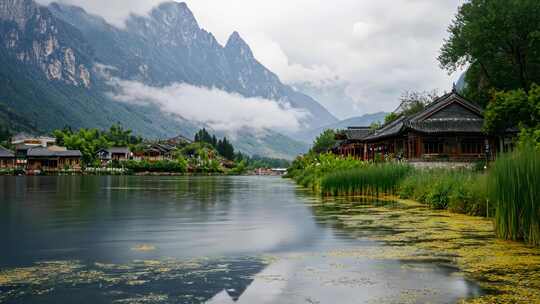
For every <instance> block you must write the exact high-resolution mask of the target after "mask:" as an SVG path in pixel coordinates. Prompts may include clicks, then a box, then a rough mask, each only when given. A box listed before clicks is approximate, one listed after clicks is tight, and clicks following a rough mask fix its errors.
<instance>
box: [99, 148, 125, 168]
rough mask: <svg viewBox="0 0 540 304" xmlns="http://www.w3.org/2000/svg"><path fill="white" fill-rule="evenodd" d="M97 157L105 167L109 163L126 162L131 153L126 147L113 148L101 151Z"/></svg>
mask: <svg viewBox="0 0 540 304" xmlns="http://www.w3.org/2000/svg"><path fill="white" fill-rule="evenodd" d="M97 156H98V158H99V160H100V161H101V164H102V165H107V164H108V163H110V162H111V161H126V160H129V159H131V156H132V153H131V151H130V149H129V148H128V147H113V148H108V149H101V150H99V151H98V152H97Z"/></svg>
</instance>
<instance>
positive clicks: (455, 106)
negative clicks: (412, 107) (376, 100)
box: [334, 90, 517, 162]
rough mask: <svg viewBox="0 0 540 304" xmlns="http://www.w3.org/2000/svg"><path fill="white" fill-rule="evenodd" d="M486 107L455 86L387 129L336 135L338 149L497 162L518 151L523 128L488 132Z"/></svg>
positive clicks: (363, 154)
mask: <svg viewBox="0 0 540 304" xmlns="http://www.w3.org/2000/svg"><path fill="white" fill-rule="evenodd" d="M483 125H484V111H483V109H482V108H480V107H479V106H477V105H476V104H474V103H472V102H470V101H469V100H466V99H465V98H464V97H463V96H461V95H459V94H458V93H457V92H456V91H455V90H454V91H452V92H451V93H448V94H445V95H443V96H442V97H440V98H438V99H436V100H435V101H434V102H432V103H431V104H429V105H428V106H427V107H426V108H425V109H424V110H422V111H421V112H419V113H416V114H413V115H410V116H404V115H402V116H400V117H399V118H398V119H396V120H395V121H393V122H391V123H388V124H386V125H384V126H382V127H381V128H379V129H377V130H374V131H369V130H368V129H366V128H357V129H355V128H349V129H348V130H345V131H343V132H341V133H340V134H339V135H338V136H337V137H336V139H338V140H341V141H342V143H341V144H340V146H339V147H337V148H336V149H334V151H335V152H336V153H338V154H341V155H351V156H354V157H357V158H360V159H363V160H376V159H378V158H381V159H382V158H394V159H403V160H408V161H417V162H433V161H451V162H473V161H478V160H491V159H493V158H494V157H495V155H496V154H497V153H499V152H501V151H507V150H510V149H512V144H513V138H514V137H515V135H516V132H517V130H507V132H506V134H503V135H502V136H498V137H497V136H490V135H488V134H486V133H484V132H483V131H482V127H483Z"/></svg>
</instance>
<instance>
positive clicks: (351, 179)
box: [320, 163, 413, 196]
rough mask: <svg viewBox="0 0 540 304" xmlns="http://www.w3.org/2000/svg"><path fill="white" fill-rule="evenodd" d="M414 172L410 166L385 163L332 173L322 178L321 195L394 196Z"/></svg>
mask: <svg viewBox="0 0 540 304" xmlns="http://www.w3.org/2000/svg"><path fill="white" fill-rule="evenodd" d="M412 170H413V169H412V167H411V166H409V165H405V164H397V163H385V164H375V165H369V166H365V167H362V168H355V169H349V170H343V171H336V172H332V173H330V174H327V175H325V176H324V177H323V178H322V180H321V185H320V188H321V193H322V194H323V195H328V196H329V195H374V196H378V195H379V194H383V193H384V194H394V193H396V192H397V188H398V185H399V183H400V182H401V181H402V180H403V179H404V178H405V177H406V176H407V175H408V174H409V173H410V172H411V171H412Z"/></svg>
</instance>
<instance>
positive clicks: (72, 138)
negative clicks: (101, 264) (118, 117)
mask: <svg viewBox="0 0 540 304" xmlns="http://www.w3.org/2000/svg"><path fill="white" fill-rule="evenodd" d="M53 135H54V136H55V137H56V143H57V144H58V145H61V146H65V147H66V148H68V149H71V150H80V151H81V153H82V155H83V161H84V162H85V163H86V164H91V163H93V162H94V161H95V160H96V153H97V152H98V151H99V150H100V149H105V148H110V147H123V146H133V145H137V144H140V143H141V142H142V139H141V138H140V137H137V136H133V135H131V130H127V129H124V128H123V127H122V126H121V125H119V124H115V125H113V126H112V127H111V128H110V129H109V130H108V131H100V130H98V129H79V130H78V131H73V130H72V129H71V128H70V127H67V126H66V127H64V128H63V129H62V130H55V131H53Z"/></svg>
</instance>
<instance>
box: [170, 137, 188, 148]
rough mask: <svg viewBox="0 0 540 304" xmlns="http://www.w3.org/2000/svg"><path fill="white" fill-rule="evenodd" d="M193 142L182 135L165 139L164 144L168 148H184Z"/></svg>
mask: <svg viewBox="0 0 540 304" xmlns="http://www.w3.org/2000/svg"><path fill="white" fill-rule="evenodd" d="M192 142H193V141H192V140H191V139H189V138H187V137H185V136H183V135H178V136H176V137H173V138H169V139H167V141H166V143H167V145H169V146H173V147H185V146H187V145H189V144H191V143H192Z"/></svg>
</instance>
